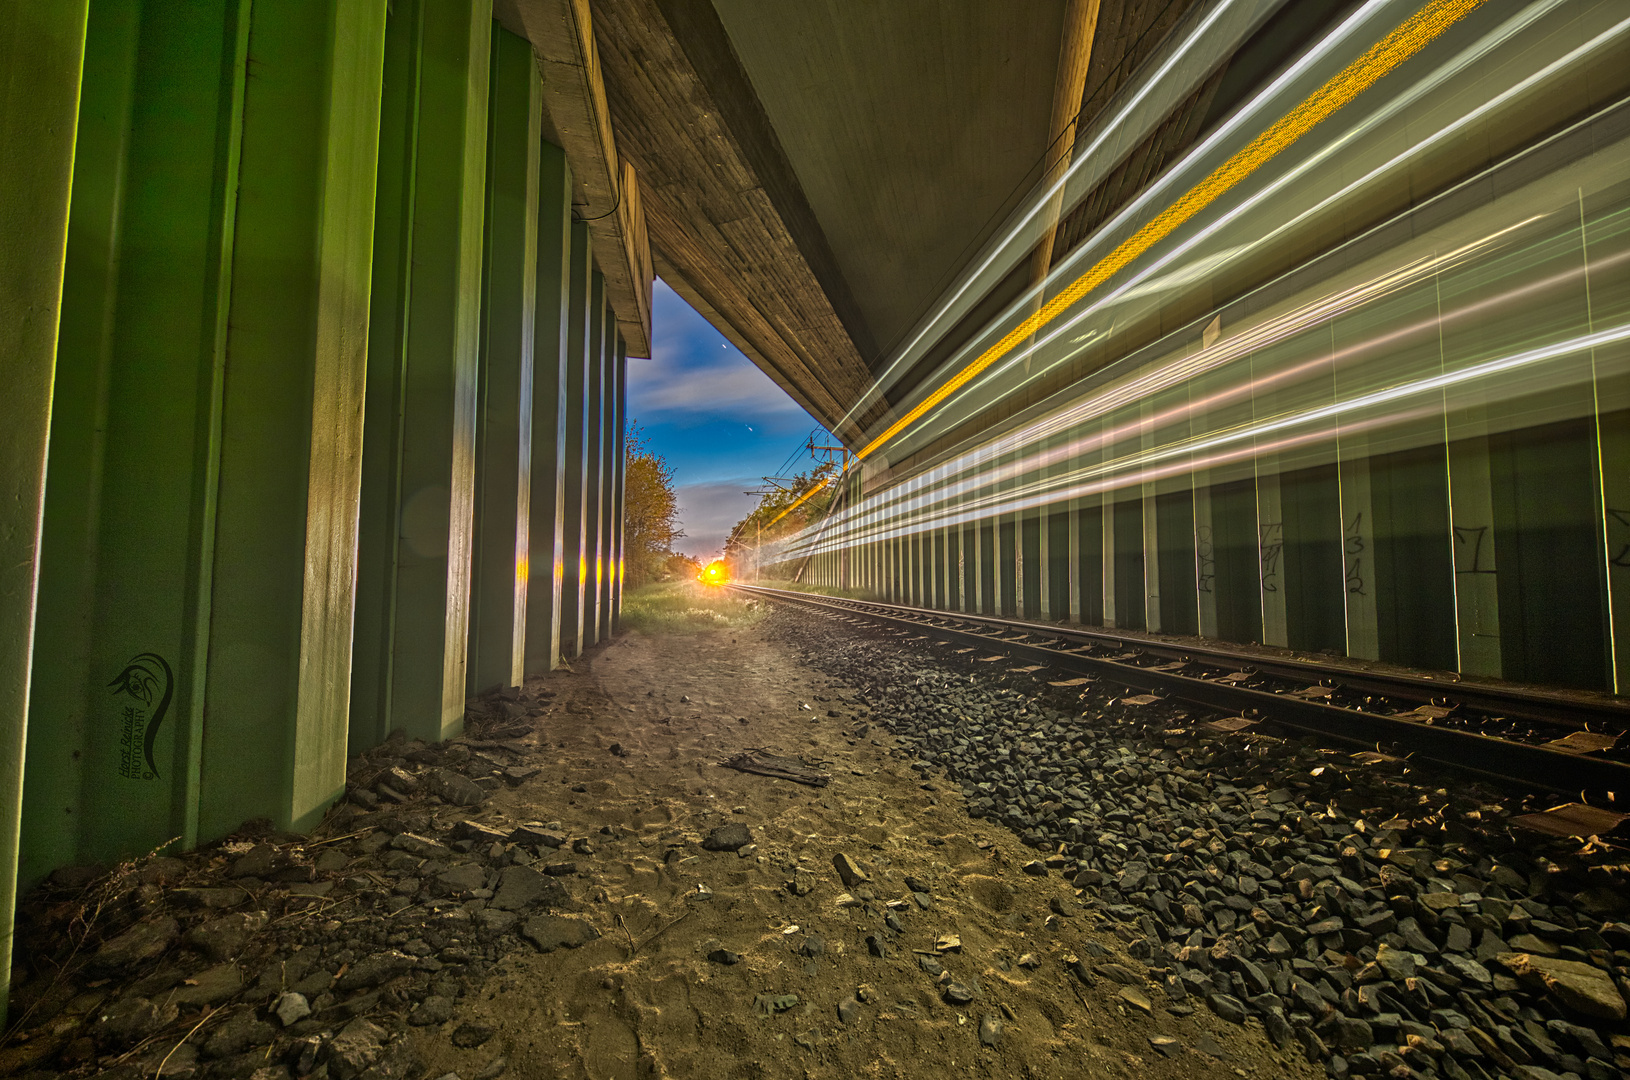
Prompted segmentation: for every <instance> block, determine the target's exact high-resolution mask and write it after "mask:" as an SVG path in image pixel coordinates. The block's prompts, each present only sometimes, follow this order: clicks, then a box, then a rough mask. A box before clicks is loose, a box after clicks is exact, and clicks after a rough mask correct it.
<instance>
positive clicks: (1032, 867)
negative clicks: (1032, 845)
mask: <svg viewBox="0 0 1630 1080" xmlns="http://www.w3.org/2000/svg"><path fill="white" fill-rule="evenodd" d="M1019 869H1021V870H1023V871H1024V872H1025V873H1027V874H1029V875H1030V876H1031V877H1046V876H1047V864H1046V863H1044V862H1042V861H1041V860H1040V859H1032V860H1030V861H1029V862H1027V863H1025V864H1024V865H1023V866H1021V867H1019Z"/></svg>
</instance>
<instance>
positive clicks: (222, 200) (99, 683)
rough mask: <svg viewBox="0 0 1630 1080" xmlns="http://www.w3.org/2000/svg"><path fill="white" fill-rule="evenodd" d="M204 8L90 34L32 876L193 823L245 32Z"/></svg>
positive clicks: (183, 832)
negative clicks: (136, 678)
mask: <svg viewBox="0 0 1630 1080" xmlns="http://www.w3.org/2000/svg"><path fill="white" fill-rule="evenodd" d="M213 14H214V17H213V18H208V19H205V18H188V17H185V13H182V12H178V11H172V10H167V9H162V8H160V9H155V8H152V7H148V8H147V9H146V10H142V9H141V8H140V7H139V6H137V5H133V4H132V5H114V4H109V5H105V6H99V7H98V10H97V11H96V13H95V15H94V16H93V17H92V19H91V20H90V22H89V26H88V29H87V32H86V38H85V41H86V46H85V47H86V60H87V62H88V63H89V64H90V65H92V66H91V67H90V68H88V74H87V79H86V85H87V93H88V95H89V96H88V97H87V98H86V99H85V100H84V101H83V102H82V106H81V109H82V116H84V117H85V118H86V122H85V124H84V126H83V127H82V128H81V130H80V132H79V139H78V143H79V145H80V146H81V148H82V149H83V156H82V157H80V156H77V155H76V160H75V177H76V181H82V182H76V184H75V195H74V201H73V211H72V214H71V220H72V221H73V223H74V228H73V229H72V230H71V231H70V234H69V245H68V249H67V263H66V274H67V276H66V279H65V283H66V286H67V289H66V291H65V292H64V294H63V306H62V324H63V327H64V330H65V333H64V336H63V338H62V341H61V343H60V345H59V347H58V357H57V397H58V399H59V401H58V404H57V408H58V409H59V410H60V411H59V412H58V413H57V415H54V416H53V418H52V455H51V470H50V479H49V482H48V484H47V499H46V515H45V530H44V537H43V539H44V545H43V548H42V551H41V579H40V590H41V591H40V596H41V605H42V620H41V623H40V626H39V631H38V632H39V637H38V639H37V642H36V646H35V651H36V660H35V665H34V678H35V680H36V683H37V686H38V688H39V689H38V690H37V691H36V697H35V702H36V703H35V706H34V708H35V710H36V723H35V725H34V730H35V738H34V740H33V745H32V746H31V747H30V749H31V751H32V752H31V753H30V754H29V755H28V770H29V775H28V781H27V787H28V790H29V792H30V794H29V796H28V803H27V805H26V806H25V814H26V818H27V821H28V831H27V833H26V834H25V841H24V852H23V857H24V874H25V878H36V877H37V876H38V875H40V874H43V873H44V872H45V871H47V870H49V869H51V868H52V866H54V865H57V864H58V863H60V862H62V861H73V860H75V859H84V860H85V861H90V860H101V859H106V858H114V857H117V856H118V855H119V854H122V853H124V852H127V851H134V850H150V849H151V848H152V847H153V846H155V845H157V844H159V843H162V842H163V841H164V840H167V839H170V838H171V837H175V836H180V837H181V838H182V839H183V840H184V841H186V842H191V841H193V840H194V839H196V833H197V802H198V799H197V796H198V791H197V785H198V752H199V747H200V745H201V742H202V725H203V687H204V680H205V676H206V671H205V664H206V662H207V658H208V655H209V648H208V644H209V642H208V635H209V598H210V590H209V567H210V564H211V563H212V562H213V544H214V539H215V535H214V520H215V510H216V499H217V475H218V470H219V452H220V412H219V410H220V393H221V381H222V366H223V364H224V358H223V353H224V339H225V332H226V323H227V315H226V308H227V304H228V299H229V295H230V289H231V262H232V248H231V245H232V236H233V227H234V221H235V209H236V204H235V202H234V201H233V200H229V199H227V198H226V197H225V194H226V192H227V191H229V190H231V188H232V187H233V186H235V184H236V178H237V172H238V165H239V153H240V149H241V132H242V126H241V125H242V112H243V97H242V95H243V83H244V74H243V72H244V63H245V55H246V51H247V37H248V32H249V26H248V18H247V14H246V11H245V9H244V7H243V6H240V5H232V6H224V7H222V8H221V9H219V10H218V11H216V12H214V13H213ZM81 223H83V228H81ZM115 358H117V361H118V362H115ZM115 403H116V405H115ZM138 660H140V663H137V661H138ZM127 665H129V666H133V667H136V668H137V669H138V670H145V669H148V668H150V669H151V670H152V671H153V678H154V685H155V686H162V687H164V690H163V693H162V694H161V695H160V696H159V698H158V699H157V700H159V701H162V702H163V703H164V704H163V707H162V708H159V707H152V708H142V707H140V706H139V704H138V703H136V702H133V701H131V700H130V699H129V698H128V697H123V698H121V697H120V696H118V695H115V694H109V693H108V684H109V683H110V681H114V680H116V679H118V678H119V677H121V672H122V669H126V668H127ZM41 691H43V693H44V695H48V696H41V695H40V692H41ZM47 701H49V712H43V710H45V709H46V708H47V705H46V702H47ZM47 718H49V719H50V720H51V722H50V723H45V722H43V721H45V720H46V719H47ZM166 719H167V720H168V722H167V723H166ZM106 731H117V732H120V735H121V737H120V738H116V739H108V738H98V737H97V735H98V733H100V732H106ZM149 736H150V737H149ZM126 747H133V752H127V751H126V749H125V748H126ZM68 808H71V809H68ZM65 810H67V812H66V813H65V812H64V811H65Z"/></svg>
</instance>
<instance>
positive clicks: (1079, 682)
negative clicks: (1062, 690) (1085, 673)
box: [1047, 677, 1092, 686]
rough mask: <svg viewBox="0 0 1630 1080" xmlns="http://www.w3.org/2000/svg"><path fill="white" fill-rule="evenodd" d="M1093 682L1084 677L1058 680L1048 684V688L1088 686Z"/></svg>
mask: <svg viewBox="0 0 1630 1080" xmlns="http://www.w3.org/2000/svg"><path fill="white" fill-rule="evenodd" d="M1091 682H1092V680H1091V679H1089V678H1086V677H1082V678H1079V679H1057V680H1055V681H1053V682H1050V683H1048V684H1047V685H1048V686H1086V685H1088V684H1089V683H1091Z"/></svg>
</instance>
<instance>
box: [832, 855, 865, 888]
mask: <svg viewBox="0 0 1630 1080" xmlns="http://www.w3.org/2000/svg"><path fill="white" fill-rule="evenodd" d="M832 865H833V867H834V868H836V870H837V871H838V877H840V878H842V879H843V884H844V886H845V887H846V888H851V889H852V888H854V887H855V886H856V885H859V884H860V883H861V882H864V881H870V880H871V878H869V877H867V876H866V871H864V870H862V869H861V868H860V864H859V863H857V862H855V860H854V859H851V858H850V857H849V856H848V855H845V854H844V853H843V852H841V851H840V852H838V853H837V854H836V855H834V856H832Z"/></svg>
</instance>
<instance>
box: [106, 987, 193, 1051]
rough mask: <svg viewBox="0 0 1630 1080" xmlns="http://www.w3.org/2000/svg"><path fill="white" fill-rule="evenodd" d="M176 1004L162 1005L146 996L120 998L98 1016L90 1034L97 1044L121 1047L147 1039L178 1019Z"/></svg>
mask: <svg viewBox="0 0 1630 1080" xmlns="http://www.w3.org/2000/svg"><path fill="white" fill-rule="evenodd" d="M179 1012H180V1010H179V1009H177V1008H176V1006H175V1004H174V1003H170V1002H167V1003H165V1004H163V1005H159V1004H157V1003H155V1002H153V1001H150V1000H148V999H147V998H144V997H126V998H120V999H119V1000H118V1001H115V1002H114V1003H113V1004H112V1005H109V1006H108V1007H107V1008H106V1009H104V1010H102V1012H100V1013H99V1014H97V1016H96V1019H95V1020H94V1021H93V1022H92V1023H91V1027H90V1031H91V1034H92V1035H93V1036H95V1038H96V1039H97V1041H99V1042H102V1043H106V1044H109V1045H114V1046H119V1045H123V1044H126V1043H133V1042H137V1041H139V1040H141V1039H145V1038H146V1037H147V1036H149V1035H151V1034H152V1033H153V1032H155V1031H157V1030H159V1029H160V1028H162V1027H164V1025H166V1024H168V1023H171V1022H172V1021H173V1020H175V1018H176V1016H177V1015H178V1014H179Z"/></svg>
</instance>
